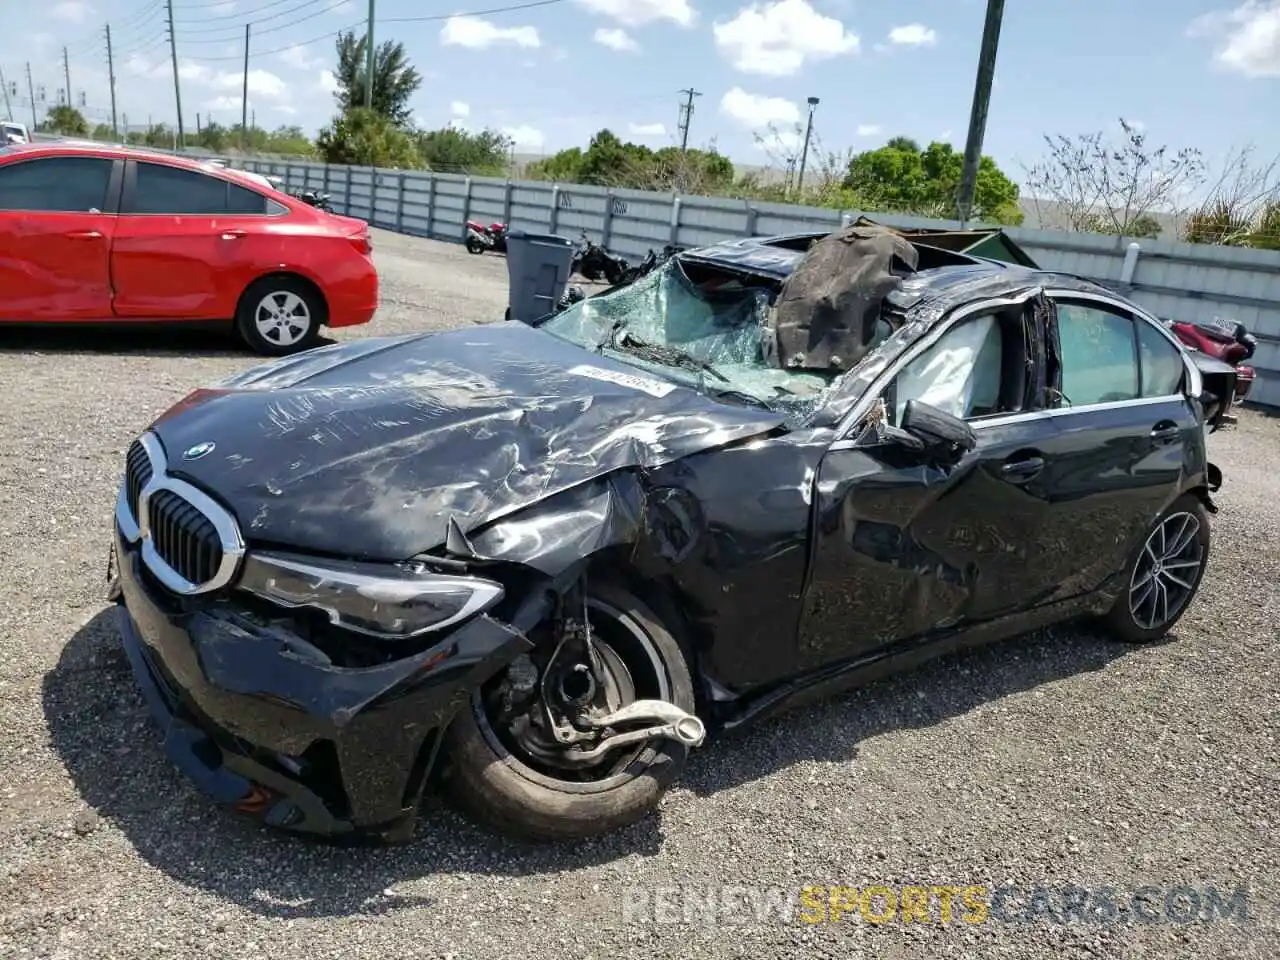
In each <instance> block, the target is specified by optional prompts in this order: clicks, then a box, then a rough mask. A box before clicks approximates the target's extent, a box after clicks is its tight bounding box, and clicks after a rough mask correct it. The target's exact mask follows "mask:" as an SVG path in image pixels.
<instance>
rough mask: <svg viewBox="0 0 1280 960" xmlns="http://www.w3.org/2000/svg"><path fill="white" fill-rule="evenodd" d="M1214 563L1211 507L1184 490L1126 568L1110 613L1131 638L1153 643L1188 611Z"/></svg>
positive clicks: (1119, 634)
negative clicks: (1210, 526)
mask: <svg viewBox="0 0 1280 960" xmlns="http://www.w3.org/2000/svg"><path fill="white" fill-rule="evenodd" d="M1208 564H1209V511H1208V510H1206V509H1205V506H1204V504H1203V503H1201V502H1200V499H1199V498H1198V497H1196V496H1195V495H1194V494H1189V493H1188V494H1183V495H1182V496H1181V497H1179V498H1178V499H1177V500H1175V501H1174V502H1173V503H1172V504H1170V505H1169V507H1168V508H1167V509H1166V510H1165V511H1164V512H1163V513H1162V514H1161V515H1160V516H1159V518H1157V520H1156V521H1155V523H1154V524H1152V525H1151V528H1150V529H1149V530H1148V531H1147V535H1146V537H1145V539H1144V540H1143V542H1142V545H1141V546H1140V547H1139V548H1138V550H1137V551H1136V553H1135V554H1134V556H1133V557H1131V558H1130V559H1129V564H1128V566H1127V567H1126V568H1125V577H1124V587H1123V590H1122V591H1121V594H1120V596H1119V597H1117V598H1116V602H1115V604H1114V605H1113V606H1112V608H1111V610H1110V611H1109V612H1108V613H1107V614H1106V616H1105V618H1104V624H1105V626H1106V627H1107V630H1108V632H1109V633H1111V635H1112V636H1114V637H1115V638H1116V639H1117V640H1122V641H1124V642H1126V643H1153V642H1155V641H1157V640H1159V639H1161V638H1162V637H1164V636H1165V635H1166V634H1167V633H1168V632H1169V631H1170V630H1172V629H1173V627H1174V625H1175V624H1176V623H1177V622H1178V621H1179V620H1180V619H1181V618H1182V615H1183V614H1184V613H1186V612H1187V608H1188V607H1190V606H1191V603H1192V601H1193V600H1194V599H1195V596H1196V594H1197V593H1198V592H1199V590H1200V582H1201V580H1203V579H1204V572H1205V569H1206V568H1207V567H1208Z"/></svg>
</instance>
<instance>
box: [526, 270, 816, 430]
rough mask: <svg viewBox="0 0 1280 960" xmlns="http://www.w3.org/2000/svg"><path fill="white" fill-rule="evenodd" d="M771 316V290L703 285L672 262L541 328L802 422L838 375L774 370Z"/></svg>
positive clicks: (723, 278) (730, 281)
mask: <svg viewBox="0 0 1280 960" xmlns="http://www.w3.org/2000/svg"><path fill="white" fill-rule="evenodd" d="M713 286H714V289H712V287H713ZM769 310H770V295H769V292H768V291H767V290H766V289H763V288H760V287H751V286H748V285H745V284H743V283H742V282H741V280H739V279H736V278H730V277H729V275H727V274H722V275H719V276H718V278H717V281H714V282H707V283H704V284H702V285H701V286H699V285H697V284H695V283H694V282H693V281H692V280H690V278H689V277H688V275H687V274H686V273H685V271H684V269H683V267H682V266H681V265H680V263H679V261H678V260H676V259H672V260H669V261H667V262H666V263H665V264H663V265H662V266H661V267H660V268H658V269H656V270H654V271H653V272H652V273H649V274H647V275H646V276H644V277H641V278H640V279H639V280H637V281H636V282H635V283H633V284H631V285H629V286H627V287H624V288H622V289H621V290H617V291H614V292H613V293H609V294H605V295H603V296H599V297H591V298H588V299H586V300H580V301H578V302H577V303H575V304H573V305H572V306H570V307H569V308H568V309H566V310H564V311H563V312H561V313H558V314H556V315H555V316H553V317H551V318H550V319H548V320H546V321H545V322H544V323H542V324H541V325H540V326H541V329H543V330H545V331H547V332H548V333H550V334H552V335H553V336H556V337H559V338H561V339H562V340H568V341H570V342H572V343H576V344H578V345H579V346H583V347H586V348H588V349H590V350H595V351H597V352H600V353H605V354H608V355H609V356H610V357H612V358H614V359H616V360H620V361H622V362H623V363H628V364H631V365H633V366H638V367H642V368H644V369H646V370H650V371H654V370H657V371H659V372H661V373H662V374H663V375H665V376H667V377H669V378H670V379H674V380H679V381H680V382H681V383H683V384H685V385H687V386H693V387H694V388H696V389H698V390H700V391H702V392H704V393H706V394H708V395H711V396H716V397H719V398H722V399H725V400H729V401H736V402H742V403H754V404H758V405H760V406H766V407H769V408H770V409H773V410H776V411H777V412H779V413H781V414H783V415H785V416H787V418H788V419H789V420H795V419H800V418H803V417H804V416H805V415H806V414H807V413H808V412H809V411H810V410H812V409H813V408H814V407H815V406H816V405H817V403H818V401H819V400H820V399H821V397H822V395H823V393H824V392H825V391H826V389H827V388H828V386H829V385H830V384H831V382H832V381H833V380H834V379H835V374H827V373H815V372H812V371H795V370H784V369H780V368H779V367H777V366H774V365H772V364H771V363H770V362H769V361H768V360H767V359H766V353H765V343H766V331H767V321H768V316H769Z"/></svg>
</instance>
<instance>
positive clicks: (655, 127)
mask: <svg viewBox="0 0 1280 960" xmlns="http://www.w3.org/2000/svg"><path fill="white" fill-rule="evenodd" d="M628 129H629V130H630V131H631V135H632V136H633V137H665V136H666V135H667V128H666V127H665V126H663V125H662V124H661V123H633V124H631V125H630V126H629V128H628Z"/></svg>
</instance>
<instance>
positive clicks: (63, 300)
mask: <svg viewBox="0 0 1280 960" xmlns="http://www.w3.org/2000/svg"><path fill="white" fill-rule="evenodd" d="M122 169H123V163H122V162H120V161H114V160H110V159H108V158H106V157H89V156H52V157H51V156H37V157H33V158H31V159H29V160H15V161H10V162H8V163H5V164H3V165H0V320H11V321H13V320H16V321H31V322H37V323H46V322H50V321H60V320H106V319H110V317H111V241H112V236H113V234H114V232H115V228H116V222H117V218H116V208H117V205H118V200H119V197H120V183H121V171H122Z"/></svg>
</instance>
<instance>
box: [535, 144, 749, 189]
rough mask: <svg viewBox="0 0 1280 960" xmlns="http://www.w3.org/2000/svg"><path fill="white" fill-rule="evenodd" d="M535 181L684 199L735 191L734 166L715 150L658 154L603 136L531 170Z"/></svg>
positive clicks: (669, 150)
mask: <svg viewBox="0 0 1280 960" xmlns="http://www.w3.org/2000/svg"><path fill="white" fill-rule="evenodd" d="M525 175H526V176H528V177H529V178H531V179H534V180H554V181H558V182H560V183H589V184H593V185H595V186H600V187H622V188H628V189H632V190H664V191H665V190H675V191H678V192H681V193H723V192H725V191H726V190H728V189H729V188H730V187H731V186H732V185H733V179H734V170H733V163H732V162H731V161H730V160H729V158H728V157H725V156H722V155H721V154H719V153H717V152H716V151H715V150H713V149H712V150H693V149H690V150H681V149H680V148H679V147H663V148H662V149H660V150H657V151H654V150H652V149H650V148H649V147H646V146H644V145H643V144H638V143H630V142H628V141H624V140H620V139H619V138H618V136H617V135H616V134H615V133H614V132H613V131H612V130H608V129H606V130H601V131H600V132H599V133H597V134H596V135H595V136H594V137H592V138H591V142H590V143H589V144H587V149H586V150H583V149H581V148H580V147H570V148H569V149H567V150H561V151H560V152H559V153H556V154H553V155H552V156H550V157H546V158H544V159H542V160H539V161H537V162H535V163H532V164H530V165H529V168H528V170H526V171H525Z"/></svg>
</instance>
